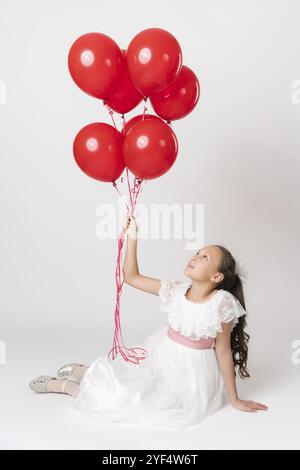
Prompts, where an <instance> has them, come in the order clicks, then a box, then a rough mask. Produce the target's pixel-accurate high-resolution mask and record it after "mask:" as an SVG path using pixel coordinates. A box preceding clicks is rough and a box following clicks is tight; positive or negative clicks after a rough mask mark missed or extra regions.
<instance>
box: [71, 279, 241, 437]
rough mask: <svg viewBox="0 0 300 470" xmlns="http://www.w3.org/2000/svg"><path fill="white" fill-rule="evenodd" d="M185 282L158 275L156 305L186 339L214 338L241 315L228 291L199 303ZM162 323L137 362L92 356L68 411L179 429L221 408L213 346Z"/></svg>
mask: <svg viewBox="0 0 300 470" xmlns="http://www.w3.org/2000/svg"><path fill="white" fill-rule="evenodd" d="M190 285H191V284H190V283H187V282H183V281H178V280H175V279H171V280H168V279H162V280H161V286H160V290H159V297H160V300H161V304H160V308H161V310H162V311H164V312H167V314H168V324H169V325H170V326H171V327H172V328H173V329H174V330H176V331H178V332H179V333H181V334H182V335H184V336H187V337H188V338H190V339H199V338H203V337H206V338H207V337H212V338H216V336H217V334H218V333H219V332H222V322H229V321H231V320H233V326H234V325H235V324H236V323H237V321H238V318H239V317H240V316H242V315H244V314H245V313H246V311H245V310H244V309H243V307H242V305H241V304H240V302H239V301H238V299H237V298H236V297H235V296H234V295H232V294H231V293H230V292H228V291H225V290H222V289H221V290H218V291H217V292H216V293H215V294H214V295H213V296H212V297H211V298H209V299H208V300H206V301H204V302H200V303H199V302H194V301H191V300H188V299H187V298H186V296H185V293H186V291H187V289H188V288H189V286H190ZM167 329H168V325H166V326H163V327H161V328H159V329H157V330H156V331H155V332H154V333H152V334H150V335H149V336H147V337H146V338H145V339H144V341H143V344H141V345H140V346H141V347H144V348H145V349H146V350H147V351H148V356H147V357H146V359H143V360H141V362H140V364H133V363H131V362H130V361H125V360H124V359H123V358H122V356H121V354H120V353H119V354H118V356H117V357H116V358H115V359H114V360H112V359H111V356H110V358H108V357H107V355H106V356H102V357H100V358H98V359H96V360H95V361H94V362H93V363H92V364H91V365H90V367H89V368H88V369H87V371H86V373H85V375H84V377H83V379H82V381H81V384H80V389H79V394H78V395H77V397H75V399H74V401H73V405H72V407H71V412H75V414H77V415H78V412H79V414H80V415H81V416H82V417H83V416H84V417H88V418H89V419H96V420H97V421H100V422H102V423H112V422H113V423H126V424H129V423H132V424H140V425H143V426H152V427H153V426H154V427H155V426H157V427H160V428H161V427H167V428H182V427H186V426H190V425H194V424H197V423H199V422H200V421H201V420H202V419H203V418H204V417H205V416H207V415H209V414H211V413H213V412H214V411H216V410H217V409H218V408H220V407H221V406H222V403H223V398H224V397H223V393H224V382H223V378H222V376H221V373H220V370H219V367H218V362H217V357H216V352H215V348H212V349H192V348H190V347H187V346H185V345H182V344H179V343H177V342H175V341H173V340H172V339H170V338H169V337H168V335H167V334H166V333H167Z"/></svg>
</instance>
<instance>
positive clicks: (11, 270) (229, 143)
mask: <svg viewBox="0 0 300 470" xmlns="http://www.w3.org/2000/svg"><path fill="white" fill-rule="evenodd" d="M299 20H300V3H299V2H297V1H296V0H294V1H283V0H282V1H266V0H264V1H254V0H252V1H250V0H249V1H229V0H226V1H221V0H220V1H216V0H214V1H211V0H210V1H197V2H196V1H188V2H182V1H178V0H173V1H172V2H162V1H158V0H152V1H151V2H145V1H138V0H134V1H128V2H121V1H119V2H101V1H92V0H86V1H85V2H83V1H81V2H80V1H78V0H72V1H64V2H59V1H57V0H52V1H51V2H50V1H42V2H38V1H37V0H35V1H32V0H31V1H30V0H29V1H26V2H21V1H16V0H14V1H11V0H10V1H3V0H1V2H0V80H2V81H4V82H5V84H6V102H5V104H2V105H0V132H1V138H0V155H1V172H0V191H1V194H0V204H1V221H2V224H1V234H0V237H1V239H0V242H1V243H0V247H1V263H0V285H1V287H2V289H1V296H0V309H1V310H0V311H1V320H0V322H1V324H0V327H1V328H0V332H1V333H0V340H2V341H5V344H6V353H7V363H6V365H0V374H1V383H2V384H3V385H1V388H2V390H1V396H2V398H1V402H0V409H1V425H0V426H1V427H0V447H1V446H2V448H76V447H77V448H103V449H105V448H107V449H112V448H131V449H134V448H137V446H140V448H178V449H181V448H188V449H192V448H194V449H199V448H235V447H244V448H245V447H250V448H255V447H256V448H259V447H261V448H263V447H264V446H265V447H267V448H273V447H276V446H277V447H285V448H289V447H290V448H292V447H295V446H299V443H298V441H297V432H296V430H297V429H299V418H300V412H299V399H298V396H299V375H300V365H299V366H297V365H295V364H293V363H292V361H291V355H292V347H291V345H292V342H293V341H294V340H296V339H300V328H299V326H300V321H299V301H298V299H299V294H298V292H299V287H298V285H299V263H300V254H299V245H298V244H299V228H300V225H299V196H300V194H299V176H300V172H299V169H300V162H299V154H300V133H299V125H300V104H298V105H297V104H293V103H292V92H293V90H292V84H293V83H294V82H295V81H296V80H299V79H300V62H299V44H300V29H299ZM149 27H161V28H164V29H166V30H168V31H170V32H171V33H172V34H173V35H174V36H175V37H176V38H177V39H178V41H179V42H180V45H181V47H182V51H183V61H184V63H185V64H186V65H188V66H189V67H191V68H192V69H193V70H194V71H195V73H196V74H197V76H198V78H199V81H200V85H201V97H200V101H199V104H198V106H197V108H196V109H195V110H194V111H193V113H191V114H190V115H189V116H187V117H186V118H185V119H183V120H179V121H177V122H173V129H174V131H175V132H176V135H177V137H178V140H179V154H178V157H177V161H176V163H175V164H174V166H173V167H172V169H171V170H170V171H169V172H168V173H167V174H165V175H164V176H162V177H161V178H158V179H156V180H152V181H150V182H148V183H147V185H146V186H145V189H144V190H143V193H142V194H141V197H140V201H141V202H142V203H143V204H144V205H145V206H146V207H149V206H150V204H151V203H167V204H172V203H174V202H175V203H179V204H189V203H190V204H204V207H205V227H204V236H205V240H204V242H205V244H210V243H220V244H223V245H225V246H226V247H227V248H228V249H230V250H231V251H232V253H233V255H234V256H236V258H237V260H238V261H239V262H240V263H242V264H243V265H244V266H245V268H246V270H247V280H246V283H245V298H246V307H247V310H248V312H249V332H250V334H251V336H252V340H251V351H250V361H249V366H250V371H251V372H252V378H251V379H250V380H249V381H248V382H245V383H243V384H241V385H240V387H241V395H243V396H242V398H250V399H256V400H259V401H262V402H265V403H267V404H268V405H269V406H270V410H269V411H268V412H267V413H263V414H262V413H259V414H256V415H251V416H250V415H248V414H247V415H246V414H242V413H239V412H237V411H235V410H233V409H231V408H229V407H227V408H225V409H223V410H220V411H219V413H218V414H216V416H213V417H210V418H208V419H207V421H206V422H203V423H201V425H199V426H198V428H197V431H193V432H190V433H189V432H188V431H184V433H183V434H181V435H179V434H178V436H177V437H176V436H174V435H173V436H172V438H170V436H168V435H166V434H164V433H163V432H162V433H161V435H159V437H158V436H157V433H156V434H151V432H149V431H144V430H138V431H137V432H136V436H138V437H139V443H138V444H137V443H136V439H134V436H135V434H134V431H131V433H130V436H129V435H127V436H126V437H125V438H124V433H122V432H120V433H118V431H117V430H116V428H115V427H112V428H111V429H112V430H111V433H109V431H107V430H106V429H105V430H103V429H95V428H93V426H92V425H91V427H90V428H88V429H85V430H84V429H83V428H82V426H81V425H78V429H77V428H76V426H75V427H74V424H72V425H69V424H68V423H66V422H65V421H64V418H63V407H64V406H68V403H69V400H71V399H72V398H70V397H66V396H54V395H51V396H50V395H45V396H37V395H35V394H33V393H32V392H31V391H30V390H29V388H28V382H29V380H31V379H32V378H34V377H35V376H36V375H40V374H42V373H50V374H52V373H55V371H56V369H57V368H58V367H59V366H61V365H63V364H64V363H65V362H70V361H74V360H77V361H80V362H81V361H83V362H86V363H89V362H91V361H93V360H94V359H96V358H97V357H98V356H100V355H102V354H107V352H108V350H109V348H110V347H111V346H112V341H113V331H114V330H113V329H114V324H113V311H114V303H115V278H114V270H115V263H116V253H117V241H116V239H114V240H99V238H98V237H97V235H96V228H97V223H98V222H99V220H98V217H97V216H96V211H97V208H98V207H99V205H100V204H103V203H108V204H113V205H115V207H116V209H117V207H118V206H119V201H118V197H117V192H116V191H115V190H114V189H113V187H112V185H111V184H107V183H100V182H96V181H95V180H92V179H90V178H88V177H86V176H85V175H84V174H83V173H82V172H81V171H80V170H79V168H78V167H77V166H76V164H75V162H74V158H73V154H72V144H73V139H74V137H75V134H76V133H77V132H78V130H79V129H80V128H81V127H83V126H85V125H86V124H88V123H90V122H95V121H104V122H107V123H110V122H111V121H110V118H109V115H108V112H107V111H106V110H105V109H104V107H103V105H102V103H101V102H100V101H98V100H96V99H93V98H92V97H90V96H88V95H87V94H85V93H83V92H82V91H81V90H80V89H79V88H78V87H77V86H76V85H75V83H74V82H73V81H72V79H71V77H70V75H69V72H68V68H67V55H68V51H69V48H70V46H71V45H72V43H73V42H74V40H75V39H76V38H77V37H78V36H80V35H81V34H84V33H86V32H92V31H98V32H102V33H105V34H107V35H109V36H111V37H112V38H113V39H114V40H115V41H117V43H118V44H119V46H120V47H122V48H126V47H127V46H128V44H129V42H130V40H131V39H132V37H133V36H134V35H135V34H137V33H138V32H139V31H142V30H143V29H146V28H149ZM142 111H143V105H142V104H141V105H139V107H138V108H137V109H136V110H134V112H133V113H131V114H132V115H134V114H138V113H140V112H142ZM131 114H130V116H131ZM117 122H118V125H119V127H120V123H121V121H120V119H118V118H117ZM123 192H124V193H125V185H124V186H123ZM191 254H192V252H190V251H187V250H186V249H185V240H184V239H182V240H174V239H171V240H163V239H159V240H140V241H139V247H138V256H139V267H140V271H141V272H142V273H143V274H145V275H149V276H153V277H157V278H162V277H164V278H165V277H171V278H181V279H186V278H185V276H184V274H183V270H184V267H185V264H186V261H187V260H188V258H189V257H190V256H191ZM165 323H166V317H165V314H164V313H163V312H162V311H160V309H159V299H158V297H156V296H153V295H147V294H145V293H143V292H141V291H137V290H135V289H133V288H131V287H129V286H124V290H123V296H122V325H123V332H124V336H125V338H126V340H127V341H128V343H129V344H130V343H132V342H134V343H135V344H136V343H141V341H142V339H143V337H144V336H145V335H146V334H148V333H150V332H151V331H152V330H154V329H156V328H158V327H160V326H162V325H164V324H165ZM41 425H42V426H43V429H45V431H43V433H40V432H39V431H38V430H37V427H38V426H41ZM236 429H238V430H239V432H238V433H237V431H236ZM218 430H220V432H218ZM132 433H133V434H132ZM118 436H119V438H120V439H118ZM170 439H171V440H170ZM171 446H172V447H171Z"/></svg>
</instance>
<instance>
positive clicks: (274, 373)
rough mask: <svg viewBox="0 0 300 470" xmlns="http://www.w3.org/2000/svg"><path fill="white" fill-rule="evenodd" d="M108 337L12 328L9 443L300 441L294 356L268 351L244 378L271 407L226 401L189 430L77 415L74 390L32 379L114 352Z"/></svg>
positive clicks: (263, 445) (92, 445)
mask: <svg viewBox="0 0 300 470" xmlns="http://www.w3.org/2000/svg"><path fill="white" fill-rule="evenodd" d="M105 337H106V341H105V342H102V345H101V339H100V338H99V335H97V334H95V332H92V333H91V332H88V331H84V332H79V331H77V332H76V331H75V332H73V331H70V330H66V331H59V332H51V331H48V330H43V331H42V332H36V333H34V332H32V331H31V332H30V333H28V332H26V331H19V332H18V333H17V334H16V333H14V334H13V335H12V334H10V333H7V334H6V337H5V338H3V339H4V340H5V342H6V349H7V363H6V364H5V365H0V376H1V401H0V418H1V419H0V448H1V449H106V450H113V449H122V450H124V449H159V450H162V449H194V450H196V449H240V448H241V449H276V448H279V449H295V448H297V449H299V448H300V393H299V392H300V366H295V365H292V364H291V363H289V362H288V361H287V362H286V363H284V362H281V364H279V363H277V364H274V361H272V365H271V364H268V363H265V359H263V360H262V364H261V366H260V367H255V368H253V367H252V370H251V372H252V375H253V378H251V379H250V380H248V381H245V382H242V383H239V390H240V394H241V396H242V398H249V399H255V400H258V401H262V402H264V403H266V404H268V405H269V407H270V409H269V410H268V411H267V412H261V413H257V414H248V413H242V412H239V411H236V410H234V409H232V408H231V407H230V406H225V407H224V408H222V409H221V410H219V411H218V412H217V413H215V414H214V415H212V416H210V417H208V418H207V419H206V420H205V421H203V422H202V423H201V424H199V425H197V426H196V427H192V428H191V429H185V430H181V431H176V430H175V431H169V432H166V431H158V430H157V429H156V430H155V431H154V430H150V429H143V428H142V427H137V426H131V425H129V426H126V425H117V424H111V425H106V426H103V425H99V424H95V423H82V422H77V421H71V420H70V417H69V415H68V413H67V411H66V410H67V408H68V406H69V404H70V400H72V397H69V396H67V395H56V394H45V395H43V394H40V395H39V394H35V393H34V392H32V391H31V390H30V389H29V387H28V382H29V381H30V380H31V379H32V378H34V377H36V376H37V375H41V374H53V373H55V372H56V370H57V369H58V367H60V366H61V365H63V364H64V363H66V362H71V361H83V362H85V363H89V362H91V361H92V360H93V359H95V358H97V357H99V356H101V355H103V354H106V353H107V351H108V350H109V348H110V346H111V345H110V338H108V339H107V335H106V336H105ZM103 344H104V346H103ZM79 356H80V357H79ZM269 362H270V361H269Z"/></svg>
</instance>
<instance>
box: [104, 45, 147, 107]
mask: <svg viewBox="0 0 300 470" xmlns="http://www.w3.org/2000/svg"><path fill="white" fill-rule="evenodd" d="M122 53H123V57H124V60H125V68H124V72H123V75H122V77H120V79H119V81H118V83H117V85H116V86H115V88H114V89H113V90H112V91H111V92H110V94H109V98H108V100H107V101H106V104H107V105H108V106H109V107H110V108H111V109H113V110H114V111H116V112H117V113H121V114H124V113H128V112H129V111H131V110H132V109H133V108H135V107H136V106H137V105H138V104H139V103H140V102H141V101H142V99H143V95H142V94H141V93H140V92H139V90H138V89H137V88H136V87H135V86H134V84H133V82H132V80H131V78H130V75H129V72H128V68H127V63H126V50H123V49H122Z"/></svg>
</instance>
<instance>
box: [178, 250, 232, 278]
mask: <svg viewBox="0 0 300 470" xmlns="http://www.w3.org/2000/svg"><path fill="white" fill-rule="evenodd" d="M221 256H222V254H221V250H220V249H219V248H218V247H216V246H214V245H209V246H206V247H203V248H201V249H200V250H198V251H197V252H196V253H195V254H194V256H192V257H191V259H190V261H189V262H188V263H187V265H186V267H185V270H184V273H185V274H186V275H187V276H188V277H189V278H191V279H192V280H195V281H209V280H212V281H215V282H219V281H221V280H222V277H223V275H222V274H221V273H219V271H218V266H219V263H220V261H221Z"/></svg>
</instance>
